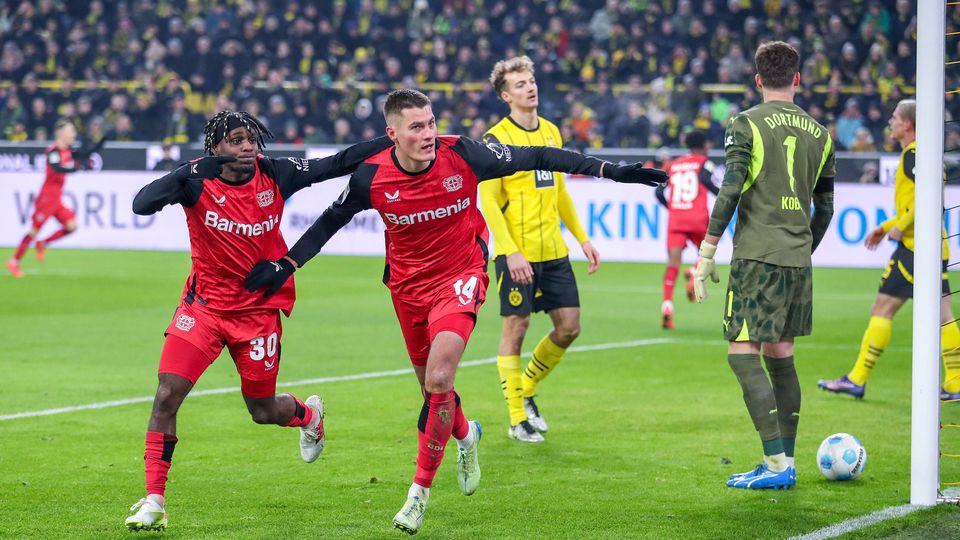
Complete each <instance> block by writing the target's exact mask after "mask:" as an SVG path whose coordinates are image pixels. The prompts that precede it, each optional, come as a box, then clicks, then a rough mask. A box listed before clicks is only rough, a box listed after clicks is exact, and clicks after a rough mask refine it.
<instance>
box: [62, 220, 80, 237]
mask: <svg viewBox="0 0 960 540" xmlns="http://www.w3.org/2000/svg"><path fill="white" fill-rule="evenodd" d="M76 230H77V224H76V223H75V222H73V221H71V222H69V223H67V224H66V225H64V226H63V232H64V234H70V233H72V232H73V231H76Z"/></svg>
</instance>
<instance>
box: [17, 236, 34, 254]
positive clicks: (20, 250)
mask: <svg viewBox="0 0 960 540" xmlns="http://www.w3.org/2000/svg"><path fill="white" fill-rule="evenodd" d="M32 241H33V237H32V236H30V235H29V234H28V235H26V236H24V237H23V240H21V241H20V245H19V246H17V251H16V253H14V254H13V259H14V260H15V261H19V260H20V259H22V258H23V254H24V253H26V252H27V248H28V247H30V242H32Z"/></svg>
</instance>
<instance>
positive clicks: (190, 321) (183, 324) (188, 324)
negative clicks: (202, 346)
mask: <svg viewBox="0 0 960 540" xmlns="http://www.w3.org/2000/svg"><path fill="white" fill-rule="evenodd" d="M195 324H197V321H196V319H194V318H193V317H191V316H189V315H183V314H180V315H177V329H179V330H183V331H184V332H189V331H190V329H191V328H193V325H195Z"/></svg>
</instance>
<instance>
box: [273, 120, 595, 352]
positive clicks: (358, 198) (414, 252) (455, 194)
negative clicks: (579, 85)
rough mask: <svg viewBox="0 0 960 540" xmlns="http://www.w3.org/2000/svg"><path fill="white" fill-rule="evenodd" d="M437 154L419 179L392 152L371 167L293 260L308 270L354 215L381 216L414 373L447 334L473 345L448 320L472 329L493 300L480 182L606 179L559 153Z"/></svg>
mask: <svg viewBox="0 0 960 540" xmlns="http://www.w3.org/2000/svg"><path fill="white" fill-rule="evenodd" d="M436 145H437V156H436V159H435V160H434V161H433V162H432V163H431V164H430V166H429V167H427V169H425V170H423V171H420V172H417V173H414V172H409V171H405V170H403V168H402V167H401V166H400V164H399V162H398V161H397V158H396V154H395V150H394V149H393V148H390V149H386V150H384V151H382V152H380V153H379V154H377V155H375V156H373V157H371V158H370V159H368V160H366V161H365V162H364V163H363V164H362V165H361V166H360V167H358V168H357V172H356V173H354V174H353V176H352V177H351V178H350V183H349V184H348V186H347V189H346V190H344V192H343V194H342V195H341V196H340V199H339V200H338V201H337V202H336V203H334V204H333V205H332V206H330V208H328V209H327V210H326V211H325V212H324V213H323V215H322V216H320V218H319V219H318V220H317V221H316V223H314V224H313V225H312V226H311V227H310V229H309V230H308V231H307V232H306V233H305V234H304V236H303V237H302V238H301V239H300V240H299V241H298V242H297V244H296V245H295V246H294V247H293V248H291V249H290V252H289V253H288V255H289V256H290V258H292V259H293V260H294V261H296V262H297V265H298V266H303V265H304V264H306V262H307V261H309V260H310V258H312V257H313V256H314V255H316V254H317V253H318V252H319V251H320V249H321V248H322V247H323V245H324V244H326V242H327V240H329V239H330V237H331V236H333V234H334V233H336V232H337V231H338V230H339V229H340V228H341V227H343V226H344V225H346V224H347V223H348V222H349V221H350V219H351V218H352V217H353V216H354V215H355V214H357V213H358V212H361V211H363V210H366V209H370V208H373V209H375V210H376V211H377V212H378V213H379V214H380V217H381V218H382V219H383V223H384V225H385V226H386V232H385V233H384V236H385V241H386V265H385V268H384V275H383V281H384V283H385V284H386V285H387V287H389V288H390V292H391V293H392V296H393V304H394V307H395V309H396V312H397V318H398V319H399V320H400V327H401V329H402V331H403V336H404V340H405V342H406V346H407V352H408V353H409V355H410V359H411V361H412V362H413V363H414V364H415V365H424V364H425V363H426V361H427V355H428V353H429V350H430V343H431V342H432V341H433V338H434V337H435V336H436V335H437V334H438V333H439V332H441V331H443V330H449V331H454V332H456V333H458V334H460V336H461V337H462V338H463V339H464V341H467V340H468V338H469V335H470V332H471V331H472V329H473V326H472V324H471V325H470V327H469V328H464V327H463V325H458V324H455V323H452V322H450V321H452V320H454V318H449V317H447V316H448V315H452V314H458V313H467V314H470V315H471V316H472V317H473V319H474V320H475V316H476V313H477V311H478V309H479V308H480V305H481V304H482V303H483V301H484V299H485V297H486V288H487V285H488V283H489V277H488V276H487V271H486V269H487V257H488V250H487V242H488V233H487V225H486V222H485V221H484V219H483V215H482V214H481V213H480V210H479V209H478V208H477V204H476V203H477V184H478V182H480V181H482V180H487V179H490V178H500V177H503V176H509V175H511V174H514V173H515V172H517V171H523V170H558V171H564V172H572V173H577V174H591V175H593V176H599V174H600V164H601V163H602V162H601V161H600V160H598V159H596V158H591V157H587V156H583V155H581V154H576V153H573V152H568V151H564V150H559V149H555V148H548V147H517V146H509V145H503V144H496V143H491V144H484V143H481V142H478V141H475V140H473V139H468V138H466V137H454V136H441V137H437V142H436ZM445 318H446V319H447V320H446V321H444V319H445Z"/></svg>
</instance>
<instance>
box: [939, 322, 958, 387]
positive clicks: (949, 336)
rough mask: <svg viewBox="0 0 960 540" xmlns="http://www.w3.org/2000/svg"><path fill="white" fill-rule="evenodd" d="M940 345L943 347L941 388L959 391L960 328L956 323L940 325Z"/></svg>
mask: <svg viewBox="0 0 960 540" xmlns="http://www.w3.org/2000/svg"><path fill="white" fill-rule="evenodd" d="M940 346H941V347H942V348H943V371H944V375H943V389H944V390H946V391H947V392H951V393H953V392H960V329H958V328H957V323H953V322H952V323H950V324H948V325H946V326H943V327H941V329H940Z"/></svg>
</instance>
